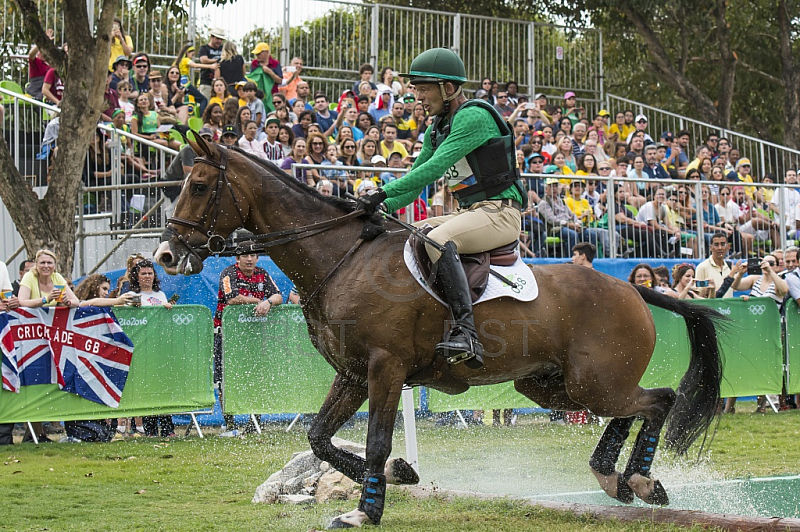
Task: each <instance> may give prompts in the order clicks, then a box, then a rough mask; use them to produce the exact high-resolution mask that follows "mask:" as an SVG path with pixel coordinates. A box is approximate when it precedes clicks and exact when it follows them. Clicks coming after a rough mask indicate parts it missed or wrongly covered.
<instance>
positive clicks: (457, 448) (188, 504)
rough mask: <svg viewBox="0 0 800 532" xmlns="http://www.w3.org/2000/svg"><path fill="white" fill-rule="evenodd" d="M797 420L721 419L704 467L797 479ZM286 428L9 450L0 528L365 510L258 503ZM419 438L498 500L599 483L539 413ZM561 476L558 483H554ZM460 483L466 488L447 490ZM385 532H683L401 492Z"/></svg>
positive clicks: (430, 473) (569, 432)
mask: <svg viewBox="0 0 800 532" xmlns="http://www.w3.org/2000/svg"><path fill="white" fill-rule="evenodd" d="M741 409H742V410H743V411H745V412H746V411H748V410H749V407H748V406H746V404H744V405H742V406H741ZM798 415H800V413H797V412H785V413H781V414H780V415H775V414H767V415H758V414H749V413H739V414H736V415H734V416H726V417H724V418H723V419H722V421H721V422H720V425H719V427H718V429H717V431H716V435H715V437H714V441H713V443H712V446H711V447H712V448H711V452H710V455H709V456H708V457H706V458H704V460H703V461H702V467H705V468H711V469H713V471H714V473H715V475H717V476H718V477H720V478H722V477H725V478H735V477H747V476H764V475H776V474H794V473H797V472H798V469H800V466H798V465H797V464H798V463H800V456H798V454H800V451H798V450H797V445H796V442H797V438H798V432H800V423H798V421H800V419H798ZM365 427H366V426H365V423H357V424H356V426H355V427H353V428H351V429H347V430H343V431H341V433H340V436H342V437H344V438H346V439H351V440H353V441H361V442H363V441H364V438H365ZM283 429H284V427H280V426H275V427H269V428H267V429H266V430H265V431H264V433H263V434H262V435H252V436H248V437H246V438H244V439H232V440H231V439H224V438H216V437H213V436H209V437H207V438H205V439H200V438H198V437H197V436H192V437H189V438H185V439H184V438H177V439H170V440H162V439H150V438H137V439H132V440H126V441H120V442H112V443H107V444H71V443H67V444H43V445H39V446H35V445H33V444H23V445H15V446H14V447H2V448H0V464H2V465H0V494H2V495H0V516H2V519H0V530H54V531H62V530H64V531H72V530H81V531H83V530H91V529H102V530H148V531H152V530H169V531H171V530H225V531H230V530H270V531H273V530H275V531H279V530H280V531H282V530H302V531H305V530H312V529H322V528H324V527H325V526H326V525H327V523H328V522H329V521H330V519H331V518H332V517H333V516H335V515H337V514H339V513H341V512H344V511H349V510H351V509H353V507H354V505H355V502H352V501H351V502H338V503H330V504H325V505H319V506H313V507H296V506H284V505H253V504H251V503H250V500H251V498H252V496H253V492H254V491H255V488H256V487H257V486H258V485H259V484H260V483H262V482H263V481H264V480H265V479H266V478H267V476H269V475H270V474H271V473H272V472H274V471H276V470H278V469H280V468H281V467H282V466H283V465H284V464H285V463H286V461H288V459H289V458H290V457H291V454H292V453H293V452H296V451H301V450H306V449H307V448H308V444H307V442H306V439H305V434H304V433H303V432H301V430H293V431H292V432H290V433H285V432H284V430H283ZM418 434H419V441H420V445H419V447H420V461H421V467H422V478H423V481H422V483H423V484H426V485H441V486H442V487H458V488H460V489H472V487H470V483H472V484H473V485H475V486H477V487H479V488H480V487H484V486H488V487H489V489H485V488H484V489H483V491H492V489H494V488H495V487H497V485H498V484H499V485H500V486H501V488H502V483H503V482H504V481H505V479H507V478H508V477H509V476H510V475H511V474H512V473H514V474H515V475H517V476H516V477H515V478H517V479H520V478H521V479H522V481H520V480H517V482H518V483H519V482H521V483H522V484H523V485H524V484H525V482H526V480H525V479H530V482H531V485H534V484H535V483H539V484H541V483H543V482H550V483H551V485H550V489H551V490H554V491H564V490H565V489H569V487H570V482H576V481H575V480H574V479H576V478H577V479H578V481H577V483H578V484H579V485H583V484H585V483H587V482H588V481H591V478H590V475H589V473H588V469H587V466H586V462H587V460H588V457H589V454H590V453H591V450H592V448H593V447H594V445H595V443H596V441H597V438H598V437H599V435H600V429H599V428H598V427H592V426H578V427H576V426H568V427H564V426H554V425H550V424H548V423H546V422H545V418H543V417H540V416H526V417H524V418H522V419H521V420H520V423H519V424H518V425H517V426H516V427H497V428H493V427H488V426H478V427H471V428H470V429H469V430H461V429H457V428H454V427H434V426H433V423H431V422H429V421H421V422H420V423H419V432H418ZM394 448H395V452H394V453H393V454H394V455H403V454H404V443H403V434H402V431H401V430H399V431H397V434H396V437H395V445H394ZM663 463H664V467H665V468H673V469H674V468H675V467H676V465H677V467H678V468H684V467H685V468H691V467H695V466H694V465H693V464H692V463H691V461H679V462H674V461H670V460H665V461H664V462H663ZM554 470H557V471H559V473H558V475H555V476H553V475H552V471H554ZM476 471H478V473H475V472H476ZM520 471H522V472H523V473H522V475H521V476H520V475H519V472H520ZM658 471H659V466H658V464H657V465H656V467H655V472H656V473H658ZM459 472H464V473H463V474H464V475H466V476H465V477H464V478H466V479H467V480H460V477H459V476H458V475H459V474H461V473H459ZM587 479H588V480H587ZM452 482H455V483H456V484H459V485H456V486H451V485H449V484H450V483H452ZM481 482H483V484H481ZM445 484H447V485H445ZM589 485H591V484H590V483H589ZM594 486H596V485H594ZM523 487H524V486H523ZM592 489H594V487H593V488H592ZM667 489H668V490H669V486H667ZM497 492H505V493H513V490H511V491H503V490H502V489H501V490H500V491H497ZM382 528H385V529H391V530H403V531H406V530H409V531H422V530H437V531H441V530H459V531H460V530H475V531H480V530H486V531H489V530H491V531H498V530H515V531H517V530H548V531H549V530H557V531H561V530H563V531H573V530H587V531H605V530H609V531H611V530H624V531H638V530H657V531H666V530H677V529H676V528H674V527H670V526H655V525H652V524H627V525H622V524H620V523H608V522H599V521H597V520H594V519H592V518H588V517H575V516H573V515H570V514H563V513H558V512H554V511H549V510H541V509H536V508H531V507H528V506H525V505H521V504H517V503H515V502H513V501H503V500H499V501H481V500H477V499H470V498H465V499H459V500H457V501H455V502H444V501H442V500H438V499H436V498H433V499H424V500H417V499H414V498H411V497H409V496H408V495H406V494H404V493H402V492H401V491H399V490H390V494H389V498H388V501H387V508H386V513H385V516H384V520H383V525H382Z"/></svg>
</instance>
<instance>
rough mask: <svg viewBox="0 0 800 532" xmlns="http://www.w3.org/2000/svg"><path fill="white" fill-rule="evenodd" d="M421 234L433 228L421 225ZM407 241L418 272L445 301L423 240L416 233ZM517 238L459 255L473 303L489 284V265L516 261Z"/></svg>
mask: <svg viewBox="0 0 800 532" xmlns="http://www.w3.org/2000/svg"><path fill="white" fill-rule="evenodd" d="M420 230H421V231H422V233H423V234H426V235H427V234H428V233H429V232H430V231H432V230H433V227H430V226H428V227H423V228H421V229H420ZM408 242H409V244H410V245H411V249H412V250H413V253H414V259H415V260H416V261H417V265H418V266H419V269H420V272H422V275H423V276H424V278H425V279H427V280H428V285H429V286H430V287H431V289H432V290H433V291H434V292H435V293H436V295H438V296H439V297H440V298H441V299H442V300H444V301H447V299H446V298H445V297H444V291H443V290H442V287H441V283H440V281H439V279H438V277H434V276H433V275H432V273H433V263H432V262H431V259H430V257H428V252H427V251H425V241H424V240H422V239H421V238H417V237H416V235H413V234H412V235H411V236H409V237H408ZM518 244H519V241H518V240H515V241H514V242H511V243H510V244H505V245H503V246H500V247H498V248H495V249H492V250H489V251H484V252H482V253H471V254H466V255H459V257H460V258H461V265H462V266H463V267H464V273H465V274H466V275H467V281H468V283H469V292H470V296H471V297H472V302H473V303H475V302H476V301H477V300H478V299H480V297H481V296H482V295H483V292H484V290H486V285H487V284H489V274H490V273H491V269H490V266H512V265H513V264H514V263H515V262H517V245H518Z"/></svg>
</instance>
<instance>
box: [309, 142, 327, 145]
mask: <svg viewBox="0 0 800 532" xmlns="http://www.w3.org/2000/svg"><path fill="white" fill-rule="evenodd" d="M311 145H312V146H324V145H325V143H324V142H312V143H311Z"/></svg>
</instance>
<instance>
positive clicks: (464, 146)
mask: <svg viewBox="0 0 800 532" xmlns="http://www.w3.org/2000/svg"><path fill="white" fill-rule="evenodd" d="M432 127H433V126H429V127H428V130H427V132H426V133H425V140H424V141H423V143H422V152H421V153H420V154H419V157H417V160H416V161H415V162H414V166H412V168H411V171H410V172H408V173H407V174H406V175H405V176H403V177H401V178H400V179H395V180H394V181H392V182H390V183H387V184H386V185H384V186H383V190H384V191H385V192H386V194H387V196H388V198H387V199H386V201H385V202H384V203H385V204H386V207H387V209H388V210H389V212H393V211H396V210H397V209H401V208H403V207H405V206H406V205H408V204H409V203H411V202H413V201H414V200H415V199H416V198H417V196H419V195H420V193H421V192H422V189H423V188H425V187H426V186H428V185H430V184H431V183H433V182H435V181H436V180H437V179H439V178H441V177H442V176H443V175H444V174H445V172H447V170H448V169H449V168H451V167H452V166H454V165H455V164H456V163H457V162H458V161H460V160H461V159H462V158H463V157H465V156H466V155H467V154H468V153H470V152H472V151H474V150H475V149H476V148H479V147H480V146H483V145H484V144H486V142H488V141H489V140H491V139H493V138H496V137H499V136H501V133H500V128H499V127H498V126H497V123H496V122H495V121H494V118H492V116H491V115H490V114H489V111H487V110H485V109H481V108H480V107H478V106H470V107H466V108H464V109H461V110H460V111H459V112H458V113H457V114H456V115H455V120H454V121H453V124H452V126H451V128H450V134H449V135H447V138H446V139H445V141H444V142H443V143H442V144H441V145H440V146H439V147H438V148H436V150H434V149H433V146H432V145H431V141H430V138H431V128H432ZM503 198H510V199H513V200H516V201H518V202H519V203H520V204H522V203H523V200H522V196H521V195H520V193H519V191H518V190H517V187H513V186H512V187H509V188H507V189H506V190H504V191H503V192H501V193H499V194H497V195H496V196H492V199H503Z"/></svg>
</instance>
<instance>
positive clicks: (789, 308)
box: [785, 299, 800, 393]
mask: <svg viewBox="0 0 800 532" xmlns="http://www.w3.org/2000/svg"><path fill="white" fill-rule="evenodd" d="M785 346H786V373H787V376H786V391H787V392H788V393H800V307H798V306H797V303H796V302H795V301H794V300H793V299H790V300H789V301H788V302H787V303H786V342H785Z"/></svg>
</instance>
